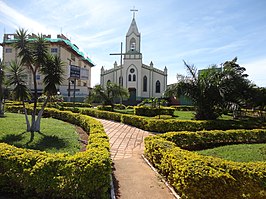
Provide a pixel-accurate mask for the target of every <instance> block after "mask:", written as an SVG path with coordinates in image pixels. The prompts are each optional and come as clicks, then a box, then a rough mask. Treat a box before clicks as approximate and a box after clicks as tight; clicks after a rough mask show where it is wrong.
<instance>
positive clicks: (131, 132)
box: [100, 119, 150, 160]
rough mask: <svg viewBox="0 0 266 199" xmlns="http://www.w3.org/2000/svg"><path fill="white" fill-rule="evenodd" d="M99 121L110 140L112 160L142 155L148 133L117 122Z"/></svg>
mask: <svg viewBox="0 0 266 199" xmlns="http://www.w3.org/2000/svg"><path fill="white" fill-rule="evenodd" d="M100 121H101V122H102V124H103V126H104V129H105V132H106V133H107V135H108V137H109V139H110V145H111V158H112V160H119V159H123V158H130V157H132V155H133V154H139V153H143V151H144V138H145V137H147V136H148V135H150V133H149V132H147V131H143V130H141V129H138V128H136V127H132V126H129V125H126V124H122V123H118V122H112V121H108V120H102V119H101V120H100Z"/></svg>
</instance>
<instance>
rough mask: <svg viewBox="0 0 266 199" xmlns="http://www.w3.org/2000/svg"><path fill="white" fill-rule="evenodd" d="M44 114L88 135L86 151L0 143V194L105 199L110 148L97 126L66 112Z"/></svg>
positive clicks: (84, 117)
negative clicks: (63, 151) (51, 150)
mask: <svg viewBox="0 0 266 199" xmlns="http://www.w3.org/2000/svg"><path fill="white" fill-rule="evenodd" d="M13 111H14V109H13ZM16 112H17V111H16ZM45 113H46V115H49V116H51V117H54V118H57V119H61V120H64V121H68V122H70V123H73V124H77V125H79V126H81V127H82V128H83V129H84V130H85V131H87V132H89V133H90V136H89V140H88V146H87V150H86V151H85V152H79V153H77V154H75V155H73V156H71V155H69V154H59V153H58V154H49V153H46V152H41V151H35V150H27V149H21V148H16V147H14V146H10V145H8V144H5V143H0V151H1V152H0V156H1V157H0V192H2V193H5V192H7V193H14V194H17V195H20V196H21V197H22V198H23V197H24V198H28V197H31V196H34V197H39V198H109V189H110V174H111V159H110V152H109V148H110V146H109V141H108V137H107V135H106V133H105V132H104V129H103V126H102V125H101V123H100V122H99V121H97V120H95V119H93V118H91V117H89V116H86V115H81V114H77V113H72V112H70V111H59V110H57V109H46V111H45Z"/></svg>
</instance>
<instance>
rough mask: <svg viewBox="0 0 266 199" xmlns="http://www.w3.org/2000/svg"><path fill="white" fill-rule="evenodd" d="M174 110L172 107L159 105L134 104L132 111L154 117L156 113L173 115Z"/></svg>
mask: <svg viewBox="0 0 266 199" xmlns="http://www.w3.org/2000/svg"><path fill="white" fill-rule="evenodd" d="M174 112H175V109H174V108H169V107H161V108H153V107H148V106H135V107H134V113H135V115H140V116H147V117H154V116H156V115H171V116H173V115H174Z"/></svg>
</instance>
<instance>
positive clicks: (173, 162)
mask: <svg viewBox="0 0 266 199" xmlns="http://www.w3.org/2000/svg"><path fill="white" fill-rule="evenodd" d="M265 142H266V130H230V131H217V130H216V131H199V132H172V133H165V134H162V135H157V136H152V137H148V138H146V139H145V156H146V157H147V159H148V160H149V161H150V162H151V163H152V164H153V165H154V166H155V168H157V169H158V171H159V172H160V173H161V174H162V175H163V176H164V177H165V178H166V180H167V181H168V182H169V183H170V184H171V185H172V186H173V187H174V188H175V190H176V191H177V192H178V194H179V195H180V196H181V197H182V198H189V199H194V198H195V199H196V198H197V199H198V198H206V199H207V198H217V199H218V198H229V199H230V198H232V199H233V198H261V199H262V198H265V197H266V164H265V162H249V163H240V162H233V161H228V160H224V159H221V158H216V157H211V156H203V155H200V154H198V153H197V152H195V151H191V150H200V149H205V148H210V147H215V146H220V145H228V144H239V143H242V144H243V143H265Z"/></svg>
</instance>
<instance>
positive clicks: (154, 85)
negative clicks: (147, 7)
mask: <svg viewBox="0 0 266 199" xmlns="http://www.w3.org/2000/svg"><path fill="white" fill-rule="evenodd" d="M133 11H137V10H133ZM140 47H141V34H140V32H139V31H138V27H137V24H136V20H135V13H134V14H133V19H132V22H131V24H130V27H129V30H128V32H127V34H126V45H125V49H126V50H125V53H122V43H121V53H117V54H111V55H120V56H121V60H120V62H121V63H120V64H119V65H118V64H117V62H115V63H114V66H113V68H112V69H108V70H105V69H104V67H102V68H101V86H102V87H105V86H106V84H107V82H113V83H116V84H120V85H121V86H123V87H124V88H127V89H128V90H129V93H130V97H129V103H130V104H134V103H136V102H138V101H141V100H143V99H145V98H152V97H157V98H159V97H162V95H163V93H164V91H165V90H166V86H167V68H166V67H165V68H164V70H160V69H157V68H155V67H154V65H153V63H152V62H151V63H150V64H149V65H146V64H143V62H142V53H141V49H140ZM122 57H123V61H122Z"/></svg>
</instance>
